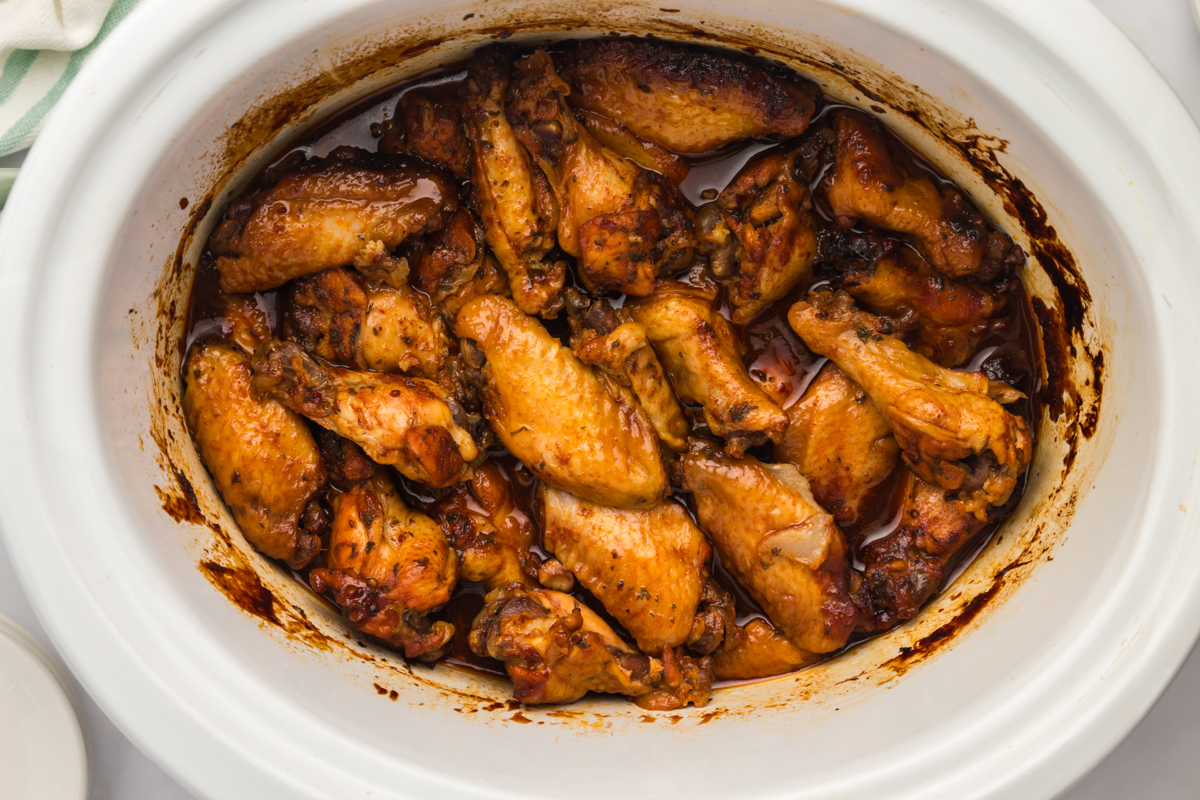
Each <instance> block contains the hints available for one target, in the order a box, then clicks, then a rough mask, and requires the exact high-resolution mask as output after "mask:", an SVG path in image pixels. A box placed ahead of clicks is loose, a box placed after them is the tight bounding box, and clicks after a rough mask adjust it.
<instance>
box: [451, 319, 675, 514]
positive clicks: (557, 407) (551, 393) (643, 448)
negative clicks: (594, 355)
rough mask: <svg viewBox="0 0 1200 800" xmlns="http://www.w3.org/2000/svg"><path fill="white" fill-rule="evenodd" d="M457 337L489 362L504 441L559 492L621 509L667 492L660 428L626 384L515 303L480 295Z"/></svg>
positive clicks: (645, 504)
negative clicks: (575, 351)
mask: <svg viewBox="0 0 1200 800" xmlns="http://www.w3.org/2000/svg"><path fill="white" fill-rule="evenodd" d="M455 332H456V333H457V334H458V335H459V336H460V337H463V338H464V339H467V340H470V341H471V342H473V343H474V345H473V346H475V347H477V348H478V349H479V350H480V352H481V353H482V355H483V357H484V358H485V359H486V363H485V365H484V367H483V375H484V379H485V381H486V385H485V387H484V389H483V392H482V397H483V412H484V416H485V417H486V419H487V421H488V423H489V425H491V428H492V430H493V431H494V432H495V433H496V436H497V437H498V438H499V439H500V441H501V442H502V443H503V444H504V446H505V447H507V448H508V450H509V452H511V453H512V454H513V455H514V456H516V457H517V458H518V459H519V460H520V461H521V463H523V464H524V465H525V466H526V467H528V468H529V469H530V471H532V472H533V474H534V475H536V476H537V477H538V478H540V479H542V480H543V481H545V482H546V483H549V484H550V485H551V486H555V487H557V488H560V489H564V490H566V491H569V492H571V493H572V494H576V495H578V496H580V497H583V498H585V499H587V500H591V501H593V502H596V503H603V504H605V505H612V506H618V507H621V508H649V507H651V506H653V505H655V504H656V503H657V502H658V501H659V500H660V499H662V498H663V497H664V496H665V495H666V493H667V490H668V488H669V487H668V483H667V475H666V470H665V468H664V467H663V463H662V458H661V456H660V455H659V451H658V440H657V437H656V436H655V435H654V429H653V427H652V426H651V425H650V421H649V420H648V419H647V418H646V415H645V413H644V412H643V411H642V410H641V408H640V407H639V406H638V405H637V401H636V400H634V398H633V396H632V395H631V394H630V393H629V392H628V391H627V390H626V389H624V388H623V387H621V386H619V385H617V384H615V383H613V382H612V381H607V380H605V379H604V378H603V377H602V376H600V375H598V374H597V373H596V372H595V370H593V369H592V368H591V367H589V366H587V365H585V364H583V363H581V362H580V361H579V359H577V358H576V357H575V355H574V354H573V353H572V352H571V351H570V349H569V348H566V347H563V346H562V344H561V343H560V342H559V341H558V340H557V339H555V338H554V337H552V336H551V335H550V334H549V333H547V332H546V329H545V328H544V327H542V325H541V324H540V323H539V322H538V321H537V320H535V319H533V318H532V317H529V316H527V315H525V314H523V313H522V312H521V310H520V309H519V308H517V306H516V305H515V304H514V303H513V301H511V300H508V299H506V298H503V297H500V296H498V295H485V296H483V297H479V298H476V299H475V300H472V301H471V302H470V303H468V304H467V305H466V306H464V307H463V309H462V311H460V312H459V314H458V322H457V323H456V325H455Z"/></svg>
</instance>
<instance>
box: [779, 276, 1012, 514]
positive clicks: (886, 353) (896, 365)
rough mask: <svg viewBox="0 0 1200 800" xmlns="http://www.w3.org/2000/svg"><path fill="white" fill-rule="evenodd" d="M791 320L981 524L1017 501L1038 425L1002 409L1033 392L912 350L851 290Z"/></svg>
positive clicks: (824, 296)
mask: <svg viewBox="0 0 1200 800" xmlns="http://www.w3.org/2000/svg"><path fill="white" fill-rule="evenodd" d="M788 322H789V323H790V324H791V326H792V328H793V329H794V330H795V331H796V333H797V334H799V336H800V338H801V339H803V340H804V343H805V344H806V345H808V347H809V348H810V349H811V350H812V351H813V352H816V353H820V354H821V355H823V356H827V357H828V358H830V359H831V360H832V361H833V362H834V363H836V364H837V365H838V366H839V367H840V368H841V369H842V371H843V372H845V373H846V375H847V376H848V377H849V378H850V379H851V380H853V381H855V382H856V383H857V384H858V385H860V386H861V387H862V388H863V389H864V390H865V391H866V393H867V395H869V396H870V398H871V399H872V400H873V401H874V402H875V405H876V406H877V407H878V408H879V410H880V411H881V412H882V413H883V416H884V419H886V420H887V422H888V425H889V426H890V427H891V429H892V433H893V434H895V436H896V441H897V443H898V444H899V445H900V450H901V452H902V453H903V455H904V460H905V462H906V463H907V464H908V465H909V467H911V468H912V469H913V471H914V472H916V473H917V475H919V476H920V477H921V478H923V479H924V480H926V481H929V482H930V483H936V484H937V485H939V486H941V487H942V488H943V489H946V490H948V491H950V492H954V493H956V494H957V498H958V500H959V501H960V503H961V508H962V510H964V511H969V512H971V513H974V514H975V515H976V516H978V517H979V518H980V519H983V518H984V517H985V516H986V514H987V508H988V506H998V505H1003V504H1004V503H1005V502H1006V501H1007V500H1008V498H1009V496H1010V495H1011V494H1012V491H1013V489H1014V488H1015V487H1016V485H1017V480H1018V479H1019V478H1020V477H1021V474H1022V473H1023V472H1024V471H1025V467H1026V466H1028V465H1029V459H1030V457H1031V455H1032V453H1033V437H1032V436H1031V435H1030V433H1029V423H1028V422H1027V421H1026V420H1024V419H1023V418H1021V417H1017V416H1014V415H1013V414H1010V413H1009V412H1007V411H1005V410H1004V408H1003V406H1002V405H1001V404H1002V403H1012V402H1015V401H1016V400H1019V399H1021V398H1022V397H1024V395H1022V394H1021V393H1020V392H1018V391H1017V390H1015V389H1013V388H1012V387H1010V386H1008V385H1007V384H1004V383H1001V382H999V381H989V380H988V377H987V375H985V374H984V373H982V372H955V371H952V370H948V369H945V368H943V367H939V366H938V365H937V364H934V363H933V362H932V361H930V360H929V359H927V358H925V357H924V356H922V355H919V354H917V353H914V352H912V351H911V350H909V349H908V348H907V347H906V346H905V345H904V343H903V342H901V341H900V340H899V339H897V338H895V337H893V336H890V335H888V334H889V333H890V326H889V325H888V324H887V323H886V322H885V321H884V320H881V319H880V318H879V317H876V316H874V315H872V314H868V313H867V312H865V311H859V310H858V309H856V308H854V306H853V304H852V303H851V301H850V296H849V295H847V294H846V293H845V292H837V293H834V292H830V291H827V290H820V291H815V292H811V293H810V294H809V296H808V300H807V301H804V300H801V301H799V302H798V303H796V304H795V305H794V306H792V308H791V310H790V311H789V312H788Z"/></svg>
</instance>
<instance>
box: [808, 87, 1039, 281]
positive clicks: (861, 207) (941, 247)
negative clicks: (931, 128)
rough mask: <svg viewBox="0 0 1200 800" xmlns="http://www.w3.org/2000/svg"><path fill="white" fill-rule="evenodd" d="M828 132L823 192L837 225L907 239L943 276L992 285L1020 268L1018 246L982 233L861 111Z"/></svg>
mask: <svg viewBox="0 0 1200 800" xmlns="http://www.w3.org/2000/svg"><path fill="white" fill-rule="evenodd" d="M833 133H834V143H833V148H834V165H833V167H832V169H830V170H829V172H828V173H827V174H826V176H825V178H824V179H823V181H822V187H823V188H824V190H825V199H826V200H827V201H828V203H829V207H830V209H831V210H832V211H833V213H834V215H835V217H836V218H837V221H838V224H839V225H841V226H842V227H843V228H849V227H851V226H852V225H854V224H855V223H856V222H857V221H858V220H860V219H865V220H866V221H867V222H869V223H871V224H872V225H877V226H879V227H880V228H884V229H886V230H889V231H896V232H897V233H904V234H908V235H909V236H911V237H912V239H913V241H914V242H915V244H916V245H917V247H919V248H920V249H921V252H922V253H924V254H925V257H926V258H928V259H929V262H930V263H931V264H932V265H933V267H934V269H936V270H937V271H938V272H940V273H942V274H943V275H945V276H946V277H948V278H961V277H965V276H967V275H975V276H977V277H979V278H980V279H981V280H992V279H994V278H996V277H998V276H1000V275H1003V274H1005V273H1006V272H1008V271H1010V270H1011V269H1013V268H1015V267H1019V266H1021V265H1022V264H1024V263H1025V254H1024V252H1023V251H1022V250H1021V248H1020V247H1017V246H1016V245H1014V244H1013V242H1012V240H1011V239H1010V238H1008V236H1006V235H1004V234H1003V233H1000V232H998V231H989V230H988V226H987V223H986V222H985V221H984V219H983V217H982V216H981V215H980V213H979V212H978V211H977V210H976V209H975V207H974V206H973V205H971V202H970V201H969V200H967V199H966V198H965V197H963V196H962V194H961V193H960V192H959V191H958V190H957V189H955V188H953V187H951V186H949V185H943V186H940V187H939V186H937V185H936V184H934V182H933V180H932V178H931V177H930V175H929V173H927V172H925V171H923V170H921V169H920V168H919V167H917V165H916V164H915V162H914V161H913V158H912V156H911V155H909V153H908V152H907V151H906V150H905V149H904V147H903V145H901V144H900V143H899V142H898V141H897V140H895V139H894V138H893V137H892V136H890V135H889V134H888V133H887V131H886V130H885V129H884V127H883V126H882V125H881V124H880V123H879V122H877V121H876V120H874V119H872V118H871V117H869V116H867V115H866V114H863V113H862V112H860V111H851V110H839V111H837V112H836V113H835V114H834V116H833Z"/></svg>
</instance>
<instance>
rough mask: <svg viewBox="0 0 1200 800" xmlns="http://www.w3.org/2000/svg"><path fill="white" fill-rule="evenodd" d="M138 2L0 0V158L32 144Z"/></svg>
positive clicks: (113, 0) (120, 0)
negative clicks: (71, 85) (100, 46)
mask: <svg viewBox="0 0 1200 800" xmlns="http://www.w3.org/2000/svg"><path fill="white" fill-rule="evenodd" d="M137 1H138V0H0V155H7V154H8V153H11V152H14V151H16V150H21V149H23V148H25V147H28V146H29V145H30V144H32V143H33V140H34V138H35V137H36V136H37V134H38V131H40V130H41V128H42V123H43V122H44V121H45V118H46V115H47V114H48V113H50V109H51V108H53V107H54V104H55V103H56V102H58V98H59V97H61V96H62V93H63V91H65V90H66V88H67V84H69V83H70V82H71V79H72V78H74V77H75V74H76V73H77V72H78V71H79V68H80V67H81V66H82V65H83V62H84V60H85V59H86V58H87V56H88V55H89V54H90V53H91V52H92V50H93V49H94V48H95V47H96V45H97V44H99V43H100V41H101V40H102V39H103V38H104V37H105V36H107V35H108V33H109V32H110V31H111V30H112V29H113V28H114V27H116V25H117V23H118V22H120V21H121V20H122V19H124V18H125V15H126V14H128V13H129V11H130V10H131V9H132V8H133V7H134V6H135V5H136V4H137Z"/></svg>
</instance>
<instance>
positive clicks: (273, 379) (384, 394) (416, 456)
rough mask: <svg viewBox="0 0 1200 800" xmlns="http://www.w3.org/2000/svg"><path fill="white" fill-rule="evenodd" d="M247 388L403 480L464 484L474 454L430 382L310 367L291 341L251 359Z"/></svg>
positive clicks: (448, 402) (461, 419)
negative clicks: (250, 384) (353, 446)
mask: <svg viewBox="0 0 1200 800" xmlns="http://www.w3.org/2000/svg"><path fill="white" fill-rule="evenodd" d="M253 366H254V388H255V390H256V391H258V392H259V393H260V394H262V395H264V396H267V397H272V398H274V399H276V400H279V401H280V402H281V403H283V404H284V405H286V406H288V407H289V408H291V409H292V410H293V411H296V412H297V413H300V414H303V415H304V416H306V417H308V418H309V419H311V420H312V421H313V422H316V423H317V424H318V425H321V426H322V427H325V428H328V429H330V430H332V431H334V432H335V433H338V434H340V435H341V436H344V437H346V438H347V439H350V440H351V441H353V442H356V443H357V444H359V445H360V446H361V447H362V448H363V449H364V450H365V451H366V452H367V455H369V456H370V457H371V458H372V459H373V460H375V461H377V462H379V463H380V464H391V465H392V466H394V467H395V468H396V469H398V470H399V471H400V473H401V474H402V475H404V476H405V477H406V478H410V479H412V480H415V481H419V482H421V483H424V484H426V485H428V486H433V487H443V486H450V485H452V484H455V483H458V482H459V481H462V480H466V479H467V478H468V477H469V476H470V474H471V464H472V462H474V461H475V459H476V458H477V457H478V456H479V448H478V447H477V446H476V444H475V441H474V440H473V439H472V438H471V434H470V433H468V432H467V430H466V429H465V428H464V427H463V425H464V424H466V423H467V420H466V418H465V415H464V413H463V411H462V408H461V407H460V406H459V405H458V403H457V402H455V400H454V399H453V398H452V397H450V395H449V394H448V393H447V392H446V391H445V390H444V389H442V388H441V387H440V386H438V385H437V384H435V383H431V382H430V381H426V380H422V379H420V378H407V377H402V376H397V375H388V374H386V373H382V372H357V371H354V370H348V369H341V368H339V367H334V366H331V365H328V364H325V363H322V362H319V361H317V360H316V359H314V358H312V357H311V356H309V355H307V354H306V353H305V352H304V351H303V350H301V349H300V348H299V347H298V346H297V345H296V344H294V343H292V342H279V341H274V340H272V341H269V342H267V343H266V344H264V345H263V346H262V347H260V348H259V349H258V352H257V353H255V355H254V362H253Z"/></svg>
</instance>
